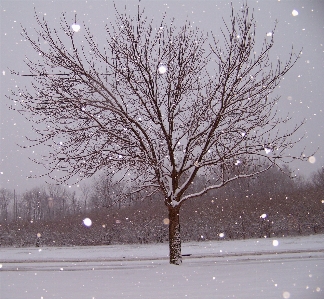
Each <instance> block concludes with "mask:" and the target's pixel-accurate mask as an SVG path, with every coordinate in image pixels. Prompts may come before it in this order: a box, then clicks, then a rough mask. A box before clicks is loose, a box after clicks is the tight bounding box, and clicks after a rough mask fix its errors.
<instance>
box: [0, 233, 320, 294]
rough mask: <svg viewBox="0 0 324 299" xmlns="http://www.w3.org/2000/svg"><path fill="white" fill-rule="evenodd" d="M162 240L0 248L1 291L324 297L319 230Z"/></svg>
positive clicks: (23, 292)
mask: <svg viewBox="0 0 324 299" xmlns="http://www.w3.org/2000/svg"><path fill="white" fill-rule="evenodd" d="M182 253H183V254H184V255H186V256H185V257H184V260H183V265H182V266H173V265H172V266H171V265H169V264H168V256H167V254H168V244H157V245H123V246H122V245H118V246H98V247H70V248H57V247H48V248H46V247H43V248H0V264H1V265H0V267H1V268H0V298H1V299H18V298H24V299H25V298H37V299H47V298H69V299H73V298H78V299H82V298H87V299H100V298H105V299H107V298H134V299H136V298H150V299H153V298H164V299H167V298H168V299H169V298H199V299H200V298H201V299H205V298H249V299H251V298H269V299H270V298H271V299H274V298H291V299H295V298H299V299H305V298H308V299H313V298H314V299H315V298H316V299H323V298H324V235H316V236H309V237H296V238H282V239H254V240H244V241H218V242H215V241H212V242H199V243H193V242H192V243H184V244H183V250H182Z"/></svg>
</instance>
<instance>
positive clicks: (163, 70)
mask: <svg viewBox="0 0 324 299" xmlns="http://www.w3.org/2000/svg"><path fill="white" fill-rule="evenodd" d="M166 71H167V67H166V66H164V65H161V66H159V73H160V74H161V75H163V74H165V73H166Z"/></svg>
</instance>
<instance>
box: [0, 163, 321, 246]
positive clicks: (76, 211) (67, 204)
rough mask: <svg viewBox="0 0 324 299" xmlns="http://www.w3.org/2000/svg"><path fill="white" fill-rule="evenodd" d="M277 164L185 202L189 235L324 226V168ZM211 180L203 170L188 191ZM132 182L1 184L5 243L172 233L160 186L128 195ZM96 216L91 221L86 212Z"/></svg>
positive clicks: (107, 240)
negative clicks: (74, 188) (76, 188)
mask: <svg viewBox="0 0 324 299" xmlns="http://www.w3.org/2000/svg"><path fill="white" fill-rule="evenodd" d="M290 175H291V172H290V170H289V169H288V168H286V169H284V171H282V170H281V169H279V168H274V167H273V168H271V169H270V170H269V171H268V172H265V173H263V174H261V175H259V176H257V177H252V178H246V179H241V180H239V181H236V182H233V183H231V184H228V185H226V186H224V187H223V188H221V189H218V190H214V191H213V190H212V191H210V192H209V193H207V194H206V195H204V196H202V197H201V198H199V200H194V201H189V202H190V204H188V203H185V204H184V205H183V207H182V212H181V230H182V238H183V241H205V240H217V239H247V238H264V237H274V236H277V237H282V236H288V235H289V236H293V235H308V234H315V233H324V168H321V169H320V170H318V171H316V172H315V173H313V175H311V176H310V178H309V179H308V180H306V179H301V178H299V179H298V178H295V179H291V178H290ZM205 181H206V178H204V177H198V178H197V179H196V180H195V182H194V184H192V186H191V190H190V191H194V190H195V189H196V188H197V189H198V186H200V187H201V185H203V184H204V183H205ZM125 190H127V186H126V185H121V184H116V183H112V181H111V180H110V179H109V177H108V178H107V176H106V175H102V176H99V177H97V178H96V179H94V180H93V183H92V184H91V185H87V186H86V185H83V186H82V187H80V191H81V192H80V194H78V195H77V194H76V193H75V192H71V191H69V189H67V188H65V187H62V186H60V185H46V186H41V187H36V188H33V189H31V190H27V191H26V192H24V193H23V194H15V193H14V191H11V190H7V189H4V188H2V189H0V238H1V239H0V243H1V246H15V247H21V246H42V245H44V246H77V245H104V244H105V245H109V244H126V243H127V244H132V243H152V242H167V241H168V223H169V221H168V219H167V217H168V216H167V210H166V209H165V206H164V202H163V197H162V195H161V194H154V195H148V193H142V194H136V197H135V196H134V195H133V196H131V195H130V196H127V197H123V196H121V195H120V194H122V193H125ZM85 218H90V219H91V221H92V223H91V225H85V224H84V222H83V220H84V219H85Z"/></svg>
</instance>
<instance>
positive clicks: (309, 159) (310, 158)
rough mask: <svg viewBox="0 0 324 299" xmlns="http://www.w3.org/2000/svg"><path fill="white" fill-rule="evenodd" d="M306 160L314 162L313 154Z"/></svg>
mask: <svg viewBox="0 0 324 299" xmlns="http://www.w3.org/2000/svg"><path fill="white" fill-rule="evenodd" d="M308 162H309V163H311V164H314V163H315V162H316V159H315V157H314V156H310V157H309V158H308Z"/></svg>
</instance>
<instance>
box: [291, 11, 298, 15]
mask: <svg viewBox="0 0 324 299" xmlns="http://www.w3.org/2000/svg"><path fill="white" fill-rule="evenodd" d="M291 14H292V15H293V17H296V16H298V11H297V10H296V9H294V10H293V11H292V12H291Z"/></svg>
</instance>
